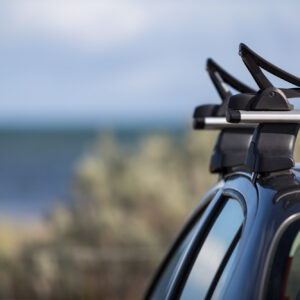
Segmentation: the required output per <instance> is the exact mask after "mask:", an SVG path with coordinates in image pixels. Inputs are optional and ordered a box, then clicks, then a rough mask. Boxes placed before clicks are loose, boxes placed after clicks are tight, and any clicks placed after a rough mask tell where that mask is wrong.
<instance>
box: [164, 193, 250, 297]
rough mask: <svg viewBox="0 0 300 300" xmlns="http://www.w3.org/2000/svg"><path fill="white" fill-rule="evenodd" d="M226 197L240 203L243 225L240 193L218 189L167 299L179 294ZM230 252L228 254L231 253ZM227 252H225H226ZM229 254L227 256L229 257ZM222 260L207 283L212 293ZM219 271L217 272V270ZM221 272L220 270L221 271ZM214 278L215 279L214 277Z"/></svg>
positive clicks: (243, 206) (243, 202) (243, 207)
mask: <svg viewBox="0 0 300 300" xmlns="http://www.w3.org/2000/svg"><path fill="white" fill-rule="evenodd" d="M228 198H232V199H234V200H236V201H238V202H239V203H240V205H241V208H242V210H243V214H244V220H243V226H244V224H245V220H246V211H247V209H246V203H245V201H244V200H243V197H242V195H239V194H237V193H236V192H235V191H232V190H220V191H219V192H218V193H217V195H216V196H215V197H214V199H213V200H212V201H211V202H210V205H209V207H208V208H207V209H206V211H205V213H204V215H203V219H204V220H203V223H202V224H201V225H200V226H199V228H198V231H197V232H196V234H195V235H194V237H193V240H192V242H191V243H190V245H189V249H188V251H187V253H186V257H185V260H184V261H183V262H182V263H181V266H180V267H179V268H178V270H177V274H176V275H175V277H174V280H173V284H172V285H171V288H170V291H169V293H168V296H167V299H177V298H178V296H179V295H181V293H182V291H183V288H184V285H185V283H186V281H187V279H188V276H189V274H190V272H191V270H192V268H193V265H194V263H195V261H196V259H197V256H198V254H199V251H200V250H201V248H202V246H203V244H204V243H205V240H206V238H207V236H208V234H209V232H210V230H211V228H212V226H213V224H214V222H215V221H216V220H217V218H218V216H219V214H220V212H221V211H222V209H223V207H224V205H225V203H226V202H227V201H228ZM243 226H242V227H243ZM233 250H234V249H232V251H233ZM232 251H231V252H230V255H231V253H232ZM226 254H227V252H226ZM230 255H229V257H230ZM223 260H224V258H223ZM223 260H222V262H221V264H220V266H219V267H218V269H217V271H216V274H215V276H214V279H213V280H212V282H211V284H210V285H209V289H208V292H209V293H210V294H213V292H214V289H215V287H216V285H217V283H218V279H219V278H220V276H217V273H220V270H219V268H220V267H221V265H222V263H223ZM227 262H228V260H227V261H226V263H227ZM225 266H226V264H225V265H223V268H222V271H223V270H224V268H225ZM218 271H219V272H218ZM221 274H222V272H221ZM215 278H216V279H215Z"/></svg>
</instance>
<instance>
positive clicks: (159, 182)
mask: <svg viewBox="0 0 300 300" xmlns="http://www.w3.org/2000/svg"><path fill="white" fill-rule="evenodd" d="M216 136H217V134H216V133H211V132H210V133H207V132H192V133H191V132H186V133H185V134H183V135H182V136H180V137H178V136H176V135H174V134H167V133H165V134H148V135H145V136H144V137H143V138H141V139H140V140H139V142H138V143H137V144H136V145H134V147H133V146H131V147H128V145H127V146H126V145H124V144H122V143H120V142H118V140H116V138H115V137H114V135H107V134H106V135H105V136H100V137H99V140H98V142H97V143H96V144H95V145H94V146H93V148H92V149H91V150H90V151H89V152H88V153H85V154H84V156H83V157H82V158H81V159H80V161H79V162H78V164H77V165H76V167H75V170H74V179H73V184H72V187H71V190H72V191H71V192H72V201H71V202H68V204H61V205H58V206H56V207H54V208H53V209H52V210H51V211H49V214H48V216H47V217H46V218H45V219H44V221H43V222H40V223H34V224H27V225H26V224H25V225H20V224H19V225H16V224H13V223H11V222H9V221H2V222H1V224H0V298H1V299H64V300H65V299H140V298H141V297H142V295H143V293H144V291H145V289H146V287H147V284H149V280H150V278H151V276H152V275H153V272H154V271H155V269H156V268H157V266H158V264H159V262H160V261H161V259H162V258H163V255H164V254H165V252H166V250H167V248H168V246H169V244H170V242H171V240H172V239H173V238H174V236H175V234H176V232H177V231H178V230H179V228H180V227H181V226H182V224H183V222H184V220H185V219H186V217H187V215H188V214H189V213H190V212H191V210H192V209H193V207H194V206H195V205H196V203H197V202H198V200H199V199H200V198H201V197H202V196H203V194H204V193H205V192H206V191H207V190H208V188H209V187H210V186H211V185H212V184H213V183H214V182H215V181H216V176H213V175H211V174H210V173H209V172H208V166H209V160H210V155H211V152H212V148H213V145H214V143H215V139H216ZM298 149H299V147H297V151H296V152H299V151H298ZM296 157H300V156H299V154H298V155H296Z"/></svg>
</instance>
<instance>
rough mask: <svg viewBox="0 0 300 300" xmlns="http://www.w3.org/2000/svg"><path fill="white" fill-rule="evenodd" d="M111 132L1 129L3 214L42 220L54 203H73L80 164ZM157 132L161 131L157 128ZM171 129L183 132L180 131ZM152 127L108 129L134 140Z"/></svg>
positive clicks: (0, 200) (0, 208)
mask: <svg viewBox="0 0 300 300" xmlns="http://www.w3.org/2000/svg"><path fill="white" fill-rule="evenodd" d="M107 131H109V130H103V129H90V128H82V129H80V128H79V129H78V128H75V129H74V128H71V129H65V128H55V129H51V128H50V129H49V128H42V129H36V128H35V129H9V128H8V129H7V128H5V129H1V128H0V218H9V219H13V220H20V221H26V220H32V219H39V218H43V217H44V215H45V214H47V212H48V211H49V209H51V207H53V205H55V204H56V203H61V202H66V201H71V200H70V199H71V197H70V194H69V193H70V190H71V189H70V185H71V182H72V178H73V174H74V168H75V166H76V163H77V162H78V161H79V160H80V158H81V157H82V156H83V155H84V153H85V152H86V151H89V150H90V149H91V147H93V145H94V144H95V142H96V141H97V142H98V141H99V140H100V143H101V136H102V135H103V134H106V133H107ZM154 131H155V132H157V131H160V130H154ZM171 131H172V133H174V132H175V134H176V135H177V134H179V135H180V133H181V132H182V131H181V130H180V129H179V130H178V129H176V130H175V131H173V130H171ZM151 132H153V130H151V129H150V130H149V129H145V128H142V129H126V130H123V129H118V130H114V131H109V133H110V134H113V135H114V136H115V137H116V138H117V140H118V141H119V142H121V143H127V144H134V143H135V142H137V141H138V140H139V139H140V137H142V136H144V135H145V134H149V133H151Z"/></svg>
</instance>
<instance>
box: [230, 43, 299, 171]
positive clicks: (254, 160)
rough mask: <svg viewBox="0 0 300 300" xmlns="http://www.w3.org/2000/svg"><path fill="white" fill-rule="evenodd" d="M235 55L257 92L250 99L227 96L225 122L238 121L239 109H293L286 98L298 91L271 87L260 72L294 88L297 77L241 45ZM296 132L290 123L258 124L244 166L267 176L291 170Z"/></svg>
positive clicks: (241, 96)
mask: <svg viewBox="0 0 300 300" xmlns="http://www.w3.org/2000/svg"><path fill="white" fill-rule="evenodd" d="M239 54H240V55H241V57H242V59H243V61H244V63H245V65H246V67H247V68H248V70H249V72H250V73H251V75H252V77H253V78H254V80H255V81H256V83H257V85H258V86H259V88H260V90H259V91H258V92H257V93H256V95H252V96H251V95H249V94H248V95H246V94H241V95H235V96H233V97H231V99H230V101H229V104H228V111H227V120H228V121H234V122H239V121H241V117H240V112H239V111H240V110H246V111H266V112H268V111H277V112H280V111H283V112H284V111H292V110H293V109H294V107H293V105H291V104H290V103H289V101H288V98H294V97H300V89H299V88H290V89H280V88H276V87H274V86H273V85H272V83H271V82H270V81H269V79H268V78H267V77H266V76H265V74H264V73H263V72H262V70H261V69H264V70H266V71H268V72H270V73H271V74H273V75H275V76H277V77H279V78H281V79H283V80H285V81H287V82H289V83H292V84H294V85H297V86H300V78H299V77H296V76H294V75H292V74H290V73H288V72H286V71H284V70H282V69H280V68H278V67H277V66H275V65H273V64H271V63H270V62H268V61H267V60H265V59H264V58H262V57H260V56H259V55H258V54H257V53H255V52H254V51H252V50H251V49H250V48H248V47H247V46H246V45H244V44H241V45H240V51H239ZM241 100H242V101H241ZM298 130H299V124H293V123H283V122H278V123H261V124H259V126H257V128H256V129H255V131H254V135H253V139H252V141H251V145H250V148H249V151H248V153H247V158H246V165H247V167H248V168H249V170H250V171H252V172H257V173H271V172H278V171H283V170H289V169H291V168H292V167H293V166H294V158H293V152H294V146H295V142H296V137H297V133H298Z"/></svg>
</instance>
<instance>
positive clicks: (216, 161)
mask: <svg viewBox="0 0 300 300" xmlns="http://www.w3.org/2000/svg"><path fill="white" fill-rule="evenodd" d="M206 70H207V71H208V73H209V76H210V78H211V80H212V82H213V84H214V86H215V88H216V89H217V91H218V94H219V96H220V97H221V100H222V103H221V104H219V105H201V106H198V107H196V109H195V111H194V128H195V129H203V128H204V126H205V123H204V119H205V117H224V116H225V114H226V110H227V105H228V102H229V99H230V97H231V96H232V93H231V91H230V89H229V88H228V86H230V87H232V88H233V89H235V90H237V91H239V92H241V93H251V95H252V96H253V95H255V90H254V89H252V88H251V87H249V86H247V85H246V84H244V83H242V82H241V81H239V80H238V79H236V78H235V77H233V76H232V75H231V74H229V73H228V72H227V71H225V70H224V69H223V68H222V67H220V66H219V65H218V64H217V63H216V62H215V61H214V60H212V59H208V60H207V64H206ZM227 85H228V86H227ZM252 134H253V128H226V129H223V130H222V131H221V132H220V134H219V136H218V139H217V142H216V145H215V147H214V151H213V154H212V157H211V161H210V171H211V172H212V173H227V172H229V171H231V170H232V169H234V168H239V167H241V168H244V169H245V159H246V154H247V150H248V148H249V145H250V142H251V139H252Z"/></svg>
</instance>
